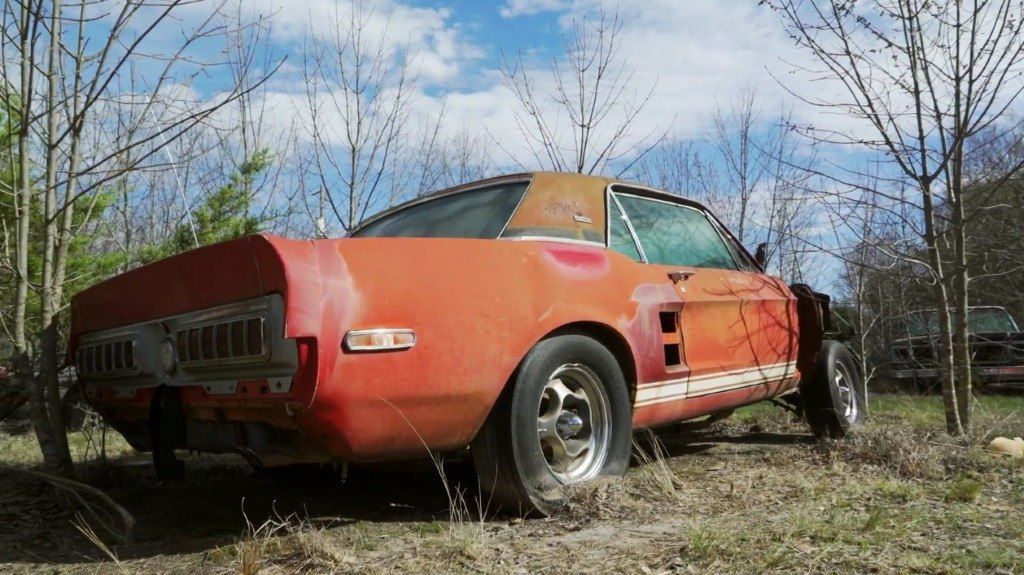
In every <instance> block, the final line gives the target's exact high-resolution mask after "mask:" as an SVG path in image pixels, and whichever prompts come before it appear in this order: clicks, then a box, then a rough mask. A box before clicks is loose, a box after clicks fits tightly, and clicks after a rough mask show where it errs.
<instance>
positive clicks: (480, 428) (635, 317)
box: [69, 172, 865, 512]
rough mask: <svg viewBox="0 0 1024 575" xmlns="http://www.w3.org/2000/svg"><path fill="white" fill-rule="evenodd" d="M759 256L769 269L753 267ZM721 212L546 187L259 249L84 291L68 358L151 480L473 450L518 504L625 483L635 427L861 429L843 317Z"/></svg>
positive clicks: (490, 483) (494, 182)
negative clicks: (742, 236) (184, 470)
mask: <svg viewBox="0 0 1024 575" xmlns="http://www.w3.org/2000/svg"><path fill="white" fill-rule="evenodd" d="M760 252H761V250H759V253H760ZM759 259H763V257H759V258H755V257H752V256H751V255H750V254H749V253H748V252H747V251H746V250H745V249H744V248H743V246H741V245H740V244H739V242H737V240H736V239H735V238H734V237H733V236H732V235H731V234H730V233H729V232H728V231H727V230H726V229H725V227H724V226H723V225H722V224H721V222H720V221H719V220H718V219H716V218H715V217H714V216H713V215H712V214H711V213H710V212H709V211H708V210H707V209H705V208H704V207H703V206H701V205H700V204H698V203H695V202H692V201H689V200H686V199H683V198H681V197H679V196H677V195H673V194H670V193H666V192H662V191H658V190H653V189H650V188H647V187H643V186H639V185H635V184H630V183H626V182H620V181H616V180H611V179H606V178H601V177H594V176H583V175H575V174H572V175H570V174H558V173H548V172H538V173H530V174H520V175H510V176H504V177H498V178H493V179H489V180H484V181H480V182H476V183H472V184H467V185H463V186H459V187H456V188H452V189H448V190H444V191H441V192H437V193H434V194H432V195H429V196H425V197H422V198H418V199H416V200H413V201H411V202H408V203H406V204H403V205H400V206H398V207H396V208H393V209H390V210H388V211H386V212H384V213H381V214H379V215H377V216H375V217H372V218H370V219H369V220H367V221H366V222H365V223H363V224H362V225H361V226H359V227H358V228H357V229H355V230H353V231H352V232H351V233H350V234H349V236H348V237H345V238H342V239H331V240H326V239H325V240H291V239H285V238H282V237H276V236H272V235H254V236H250V237H245V238H242V239H237V240H232V241H228V242H224V243H220V244H216V245H211V246H207V247H202V248H198V249H195V250H192V251H189V252H186V253H183V254H179V255H176V256H173V257H169V258H167V259H164V260H161V261H158V262H156V263H153V264H150V265H147V266H145V267H141V268H138V269H135V270H132V271H129V272H127V273H125V274H122V275H120V276H117V277H114V278H112V279H109V280H107V281H104V282H103V283H100V284H98V285H96V286H94V287H91V288H90V289H88V290H85V291H83V292H81V293H80V294H78V295H77V296H76V297H75V298H74V300H73V303H72V335H71V340H70V342H69V354H70V356H69V359H73V360H74V361H75V362H76V364H77V368H78V377H79V379H80V382H81V385H82V386H83V388H84V392H85V395H86V397H87V398H88V399H89V401H90V402H91V403H92V404H93V405H94V406H95V408H96V409H97V410H98V411H99V412H101V413H102V414H103V416H104V417H105V418H106V420H107V421H108V422H110V423H111V424H112V425H113V426H114V427H115V428H116V429H117V430H118V431H120V432H121V433H122V434H123V435H124V437H125V438H126V439H127V440H128V441H129V442H130V443H131V445H132V446H134V447H135V448H137V449H140V450H148V451H152V452H153V460H154V463H155V465H156V469H157V472H158V474H160V475H163V476H172V475H176V474H179V473H181V462H180V461H179V460H177V459H176V456H175V454H174V450H175V449H189V450H195V451H200V452H236V453H241V454H242V455H244V456H245V457H246V458H247V459H248V460H249V461H250V462H252V463H253V465H256V466H260V467H273V466H281V465H288V464H296V463H303V462H305V463H318V462H319V463H330V462H356V463H358V462H375V461H387V460H399V459H403V458H414V457H421V456H425V455H427V453H428V450H429V453H435V454H464V453H466V452H469V453H470V454H471V456H472V458H473V461H474V464H475V467H476V469H477V471H478V473H479V477H480V479H479V481H480V485H481V486H482V487H483V488H484V489H486V490H488V491H490V492H491V493H492V495H493V500H494V501H495V502H497V503H500V504H502V505H505V506H509V507H517V508H519V509H521V510H522V509H536V510H540V511H542V512H549V511H551V510H554V509H556V508H558V507H559V504H560V502H561V501H562V499H561V498H562V497H563V495H562V494H561V493H562V491H563V490H561V489H559V488H560V486H562V485H565V484H569V483H576V482H583V481H589V480H593V479H595V478H598V477H599V476H620V475H622V474H623V473H624V472H625V471H626V468H627V466H628V463H629V460H630V452H631V436H632V431H633V429H634V428H640V427H656V426H661V425H665V424H670V423H674V422H680V421H685V420H693V419H696V418H700V417H702V416H709V415H710V416H712V417H718V416H719V415H720V414H723V413H728V412H729V411H730V410H732V409H734V408H736V407H738V406H742V405H746V404H750V403H753V402H757V401H761V400H765V399H770V398H775V397H779V396H786V398H787V399H788V400H789V403H791V404H793V405H797V406H802V411H803V412H804V414H805V416H806V418H807V420H808V422H809V423H810V426H811V429H812V430H813V431H814V432H815V433H816V434H819V435H829V436H841V435H843V434H844V433H845V432H846V431H847V430H848V429H849V428H850V427H851V426H854V425H857V424H859V423H860V422H862V421H863V418H864V411H865V410H864V397H863V390H862V389H861V386H860V381H861V378H860V374H859V373H858V370H857V367H856V364H855V362H854V361H853V360H852V358H851V356H850V353H849V351H847V349H846V348H845V346H844V345H843V344H841V343H839V342H837V341H833V340H830V339H828V333H829V310H828V297H827V296H824V295H822V294H817V293H815V292H813V291H811V290H810V288H808V287H807V286H802V285H797V286H793V287H792V288H791V287H790V286H787V285H786V284H785V283H784V282H783V281H781V280H780V279H778V278H775V277H772V276H770V275H768V274H766V273H765V272H764V271H763V262H759Z"/></svg>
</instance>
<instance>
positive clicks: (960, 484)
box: [944, 477, 982, 503]
mask: <svg viewBox="0 0 1024 575" xmlns="http://www.w3.org/2000/svg"><path fill="white" fill-rule="evenodd" d="M981 487H982V485H981V482H980V481H978V480H976V479H972V478H970V477H958V478H957V479H955V480H954V481H953V482H952V483H950V485H949V488H948V489H947V490H946V495H945V497H944V499H945V500H946V501H958V502H961V503H974V502H975V501H976V500H977V499H978V495H980V494H981Z"/></svg>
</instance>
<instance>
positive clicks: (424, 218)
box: [351, 182, 529, 239]
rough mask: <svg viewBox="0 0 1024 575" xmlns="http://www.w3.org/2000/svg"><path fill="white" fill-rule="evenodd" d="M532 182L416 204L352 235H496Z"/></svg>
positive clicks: (447, 236) (404, 236) (476, 237)
mask: <svg viewBox="0 0 1024 575" xmlns="http://www.w3.org/2000/svg"><path fill="white" fill-rule="evenodd" d="M528 185H529V183H528V182H517V183H512V184H503V185H500V186H493V187H488V188H480V189H477V190H470V191H467V192H458V193H455V194H452V195H450V196H444V197H440V198H437V199H434V200H428V201H426V202H423V203H421V204H413V205H411V206H409V207H407V208H403V209H400V210H398V211H397V212H394V213H392V214H390V215H387V216H384V217H382V218H381V219H379V220H376V221H374V222H371V223H369V224H367V225H366V226H363V227H361V228H358V229H356V230H355V231H354V232H353V233H352V235H351V237H354V238H471V239H494V238H497V237H498V234H500V233H501V230H502V228H504V227H505V224H506V223H507V222H508V220H509V218H510V217H512V212H513V211H515V209H516V206H517V205H519V200H521V199H522V197H523V194H524V193H526V188H527V186H528Z"/></svg>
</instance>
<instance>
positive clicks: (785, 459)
mask: <svg viewBox="0 0 1024 575" xmlns="http://www.w3.org/2000/svg"><path fill="white" fill-rule="evenodd" d="M940 407H941V405H940V400H939V398H937V397H909V396H884V397H877V398H874V399H873V401H872V405H871V410H872V416H871V417H872V419H871V423H870V425H868V426H867V427H866V428H864V429H862V430H861V431H860V432H859V433H857V434H856V435H854V436H852V437H849V438H847V439H846V440H844V441H840V442H824V443H819V442H815V441H813V440H812V439H811V438H810V437H809V436H808V435H807V434H806V431H805V427H804V426H803V424H802V423H800V422H796V421H793V420H792V418H791V416H790V415H789V414H787V413H785V412H783V411H782V410H780V409H778V408H776V407H774V406H771V405H767V404H759V405H756V406H751V407H748V408H744V409H741V410H738V412H737V413H736V414H735V415H734V417H733V418H731V419H729V420H726V421H725V422H722V423H719V424H716V426H714V427H713V428H711V429H709V430H706V431H702V432H699V433H694V434H690V435H679V434H673V433H669V432H662V433H658V434H657V435H656V436H654V435H650V434H647V433H639V434H637V436H636V448H635V457H634V459H635V462H634V465H633V467H632V468H631V470H630V472H629V473H628V474H627V477H626V478H625V480H623V481H621V482H616V483H605V484H601V485H599V486H596V487H592V488H589V489H584V490H579V492H578V493H574V497H573V500H572V504H571V506H570V509H569V510H568V511H567V512H566V513H564V514H562V515H560V516H558V517H555V518H550V519H523V518H518V517H493V516H486V515H485V516H484V517H483V518H481V516H480V514H479V511H478V510H475V509H474V504H475V503H474V501H475V500H474V498H475V493H474V490H473V487H474V486H473V480H472V479H471V478H470V477H469V476H468V474H465V473H461V474H460V473H459V472H458V468H455V469H454V472H453V473H446V475H445V482H444V483H442V482H440V481H439V480H438V479H437V475H438V474H437V472H436V470H434V469H432V466H431V465H430V463H429V462H428V463H427V464H425V465H423V466H422V467H421V468H419V469H416V468H414V467H413V466H407V465H403V466H401V467H400V468H399V469H398V470H391V471H381V470H374V471H373V472H372V473H371V472H366V473H364V474H362V475H360V473H359V472H358V470H356V471H354V472H353V476H352V477H351V478H350V480H349V481H348V483H347V484H345V485H341V484H339V483H338V482H336V481H334V480H329V481H326V482H323V481H313V480H310V479H308V478H307V479H302V478H295V479H288V480H285V481H283V482H276V483H275V482H266V481H264V480H259V479H257V478H254V477H252V476H251V475H249V474H248V471H246V470H245V468H244V466H240V465H237V464H232V463H230V462H228V461H226V460H223V459H219V460H216V462H213V463H208V464H206V462H208V461H210V460H209V459H208V458H193V459H192V460H190V462H189V465H190V470H191V471H190V477H189V479H188V480H186V481H185V482H183V483H176V484H164V483H160V482H156V481H155V480H153V479H152V478H151V477H150V472H149V470H148V468H147V467H144V466H135V465H127V464H124V463H123V461H124V460H119V461H117V462H115V463H114V464H113V465H112V466H111V469H110V470H109V471H107V472H106V473H104V474H103V475H102V476H101V477H102V479H101V482H102V485H101V486H103V487H105V488H106V489H107V490H108V492H109V493H111V494H112V495H113V496H114V497H115V498H117V499H118V500H119V501H121V502H122V503H123V504H124V505H126V506H127V507H128V508H129V509H130V510H131V511H132V512H133V513H134V514H135V515H136V519H137V520H138V525H139V531H140V535H139V541H138V542H137V543H136V544H135V545H131V546H111V545H110V543H109V542H106V543H105V545H107V546H108V548H107V550H106V551H100V550H99V549H98V548H97V546H96V545H94V544H92V543H90V542H89V541H88V540H87V539H86V538H85V537H83V536H82V534H81V533H80V532H79V531H78V530H77V529H75V528H74V526H73V525H71V520H72V519H73V517H71V516H70V515H69V514H68V513H67V512H66V511H64V510H63V503H62V502H59V501H50V500H47V499H46V494H45V493H43V492H40V491H39V490H38V489H35V488H29V487H28V486H24V485H20V486H14V487H11V486H9V485H8V486H6V488H5V484H4V482H3V481H0V524H4V525H5V526H6V525H8V523H7V522H9V521H11V520H16V521H17V523H16V524H15V527H19V526H20V527H19V528H17V529H11V530H3V531H4V533H3V534H0V572H8V571H13V572H15V573H19V572H25V573H30V574H33V575H34V574H35V573H78V572H83V571H85V572H89V573H100V574H103V573H118V574H120V573H151V572H160V573H171V574H173V573H180V574H182V575H185V574H187V575H203V574H207V573H209V574H223V573H244V574H255V573H259V574H261V575H266V574H275V573H311V574H319V573H393V572H407V573H436V574H440V573H484V572H485V573H510V574H511V573H533V572H543V573H573V574H586V573H666V574H669V573H740V574H755V573H757V574H759V573H793V572H804V573H808V572H813V573H854V572H877V573H883V574H893V575H897V574H904V573H923V574H929V573H930V574H944V575H953V574H964V575H967V574H976V573H993V574H999V573H1006V574H1013V573H1024V521H1021V515H1020V513H1021V510H1022V509H1024V462H1020V461H1011V460H1009V459H997V458H994V457H992V456H990V455H988V454H986V453H985V452H984V450H983V444H984V442H985V440H986V439H987V438H988V437H990V436H991V435H992V434H1000V435H1009V436H1014V435H1021V434H1022V432H1024V397H1021V396H1017V397H996V396H984V397H981V398H979V402H978V408H977V412H976V416H977V418H976V425H977V427H976V429H977V430H978V431H979V437H978V439H976V440H975V441H973V442H969V443H963V442H957V441H952V440H950V439H949V438H948V437H946V436H945V435H944V434H943V433H942V432H941V430H942V413H941V409H940ZM31 440H32V438H31V436H29V437H27V438H26V437H16V438H11V437H0V459H4V460H6V461H11V460H12V458H15V459H16V460H17V461H18V462H20V464H25V465H31V464H33V462H37V461H38V459H37V458H36V459H33V458H32V457H31V456H30V453H29V452H31V449H30V448H29V447H28V445H31ZM76 441H77V440H76ZM112 444H114V445H117V443H116V442H112ZM118 453H121V452H120V451H118ZM9 456H10V457H9ZM463 475H466V477H462V476H463ZM452 493H458V494H464V495H460V496H459V497H460V501H461V503H458V505H457V507H458V508H459V509H460V510H461V511H459V516H458V517H455V519H453V514H452V512H451V508H450V506H451V503H452V499H453V497H452V495H451V494H452ZM26 505H32V506H33V508H34V509H38V508H40V507H44V508H45V507H46V506H50V507H49V509H51V511H48V512H34V511H32V510H31V509H27V508H25V506H26ZM19 506H20V507H19ZM15 509H22V510H23V511H22V512H20V513H17V512H15V511H12V510H15ZM243 510H244V512H243ZM68 526H70V527H68ZM34 529H35V530H36V531H33V530H34ZM40 530H41V531H40ZM33 533H35V534H36V535H35V536H33ZM40 533H42V534H41V535H40ZM57 541H60V542H66V544H67V545H68V546H69V549H67V550H58V549H54V548H53V547H55V544H54V542H57Z"/></svg>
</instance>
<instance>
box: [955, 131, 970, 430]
mask: <svg viewBox="0 0 1024 575" xmlns="http://www.w3.org/2000/svg"><path fill="white" fill-rule="evenodd" d="M950 172H951V174H950V175H951V177H950V200H951V201H950V211H951V212H952V213H951V222H950V224H951V228H952V229H951V232H952V236H953V269H952V270H951V272H952V273H951V276H952V282H951V283H952V290H951V291H952V300H953V302H952V303H953V306H954V307H953V360H954V362H955V365H956V372H955V378H954V381H955V383H956V399H957V411H958V412H959V415H960V424H961V426H962V427H963V430H964V432H965V433H970V432H971V415H972V405H971V403H972V400H973V390H972V387H973V386H972V381H971V379H972V377H971V375H972V374H971V348H970V297H969V295H970V294H969V288H970V277H969V276H968V273H969V272H968V271H967V233H966V229H965V228H966V225H965V222H964V205H963V173H962V172H963V145H962V143H961V144H959V145H957V147H956V149H955V150H954V151H953V155H952V158H951V159H950Z"/></svg>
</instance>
